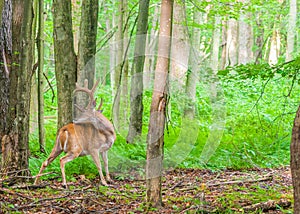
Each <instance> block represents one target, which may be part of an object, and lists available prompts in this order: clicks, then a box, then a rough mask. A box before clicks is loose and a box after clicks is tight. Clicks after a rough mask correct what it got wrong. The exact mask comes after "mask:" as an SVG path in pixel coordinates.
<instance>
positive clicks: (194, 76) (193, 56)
mask: <svg viewBox="0 0 300 214" xmlns="http://www.w3.org/2000/svg"><path fill="white" fill-rule="evenodd" d="M193 19H194V23H195V24H201V23H202V22H203V20H202V19H201V14H200V12H199V11H198V9H196V8H194V17H193ZM191 44H192V47H191V48H190V50H189V51H190V54H189V65H190V66H191V67H190V68H191V70H190V71H189V72H187V79H186V90H185V91H186V95H187V99H188V101H187V102H186V104H185V108H184V117H185V118H187V119H193V118H194V117H195V111H196V106H195V102H196V85H197V82H198V80H199V68H200V62H201V60H202V57H203V55H204V53H202V50H201V49H200V44H201V32H200V29H199V28H193V31H192V38H191ZM199 58H200V60H199Z"/></svg>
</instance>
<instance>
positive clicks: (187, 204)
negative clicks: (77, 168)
mask: <svg viewBox="0 0 300 214" xmlns="http://www.w3.org/2000/svg"><path fill="white" fill-rule="evenodd" d="M115 177H117V175H115ZM75 178H76V180H77V181H76V182H69V183H68V185H69V188H68V189H67V190H66V189H63V188H62V187H61V183H60V182H59V181H58V179H57V177H56V178H55V179H53V180H50V181H49V180H47V181H46V180H44V181H41V183H40V185H38V186H34V185H32V184H28V183H27V184H25V183H24V184H22V185H20V184H18V186H16V185H14V186H7V185H4V182H2V184H3V185H2V186H0V213H145V212H148V213H292V180H291V174H290V169H289V167H281V168H277V169H251V170H249V169H248V170H242V171H241V170H240V171H236V170H224V171H223V170H222V171H211V170H200V169H175V170H172V171H167V172H165V173H164V177H163V184H162V197H163V204H164V205H163V207H162V208H161V209H159V210H158V209H149V208H147V205H146V203H145V180H142V179H139V180H138V179H134V178H133V176H132V177H131V179H126V178H123V180H115V183H114V184H112V186H109V187H104V186H99V185H98V183H99V179H95V180H88V179H86V178H85V177H84V176H77V177H75Z"/></svg>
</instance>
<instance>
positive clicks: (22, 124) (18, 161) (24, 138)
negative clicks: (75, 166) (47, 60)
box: [1, 0, 33, 175]
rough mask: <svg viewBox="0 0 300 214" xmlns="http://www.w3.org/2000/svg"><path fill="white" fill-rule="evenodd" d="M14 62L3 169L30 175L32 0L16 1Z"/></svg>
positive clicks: (13, 18)
mask: <svg viewBox="0 0 300 214" xmlns="http://www.w3.org/2000/svg"><path fill="white" fill-rule="evenodd" d="M12 8H13V12H12V23H14V24H13V25H12V38H14V40H13V43H12V53H14V54H13V55H12V61H11V64H10V67H11V71H12V72H10V73H9V80H10V85H9V108H8V111H9V112H8V114H7V120H6V122H7V124H6V125H7V128H6V130H5V135H4V136H3V137H2V152H3V157H2V167H1V171H2V173H4V175H5V174H6V173H10V172H13V171H17V172H20V174H23V175H28V174H29V170H28V158H29V148H28V135H29V112H30V86H31V76H32V57H33V41H32V20H33V7H32V0H25V1H21V0H14V1H13V2H12Z"/></svg>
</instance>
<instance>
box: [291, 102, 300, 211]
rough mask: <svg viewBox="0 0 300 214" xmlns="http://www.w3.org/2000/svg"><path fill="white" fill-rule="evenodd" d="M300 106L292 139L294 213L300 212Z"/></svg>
mask: <svg viewBox="0 0 300 214" xmlns="http://www.w3.org/2000/svg"><path fill="white" fill-rule="evenodd" d="M299 157H300V106H299V108H298V111H297V113H296V117H295V120H294V126H293V130H292V140H291V163H290V164H291V172H292V180H293V188H294V213H300V159H299Z"/></svg>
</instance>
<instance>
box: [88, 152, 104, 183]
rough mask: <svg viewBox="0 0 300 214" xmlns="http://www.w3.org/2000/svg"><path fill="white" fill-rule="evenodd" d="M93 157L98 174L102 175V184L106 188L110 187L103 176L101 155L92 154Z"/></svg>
mask: <svg viewBox="0 0 300 214" xmlns="http://www.w3.org/2000/svg"><path fill="white" fill-rule="evenodd" d="M91 156H92V158H93V160H94V162H95V164H96V166H97V169H98V172H99V174H100V179H101V183H102V184H103V185H104V186H108V185H107V183H106V181H105V179H104V176H103V173H102V168H101V162H100V159H99V153H98V152H97V151H96V152H93V153H91Z"/></svg>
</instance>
